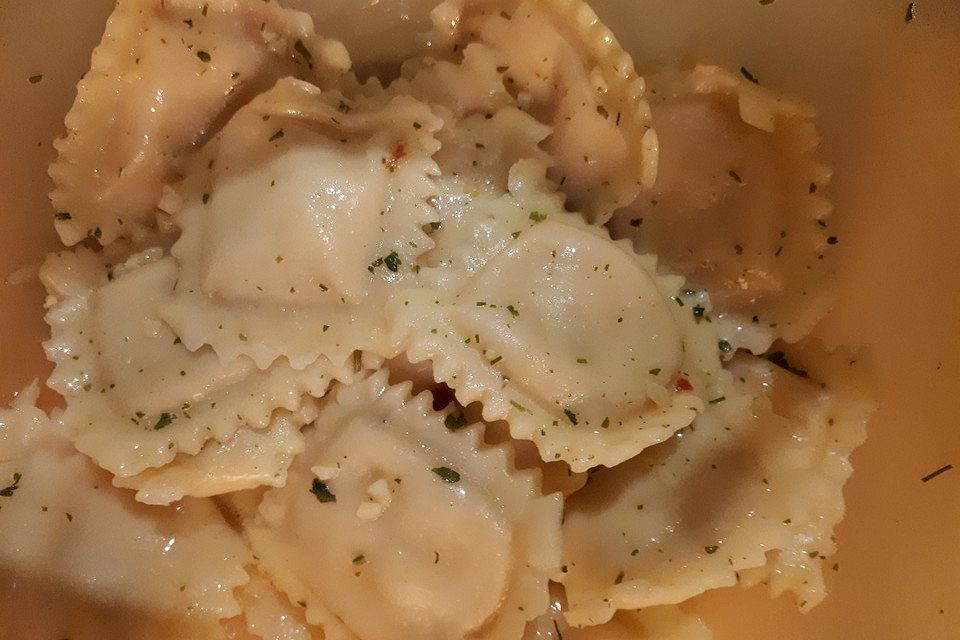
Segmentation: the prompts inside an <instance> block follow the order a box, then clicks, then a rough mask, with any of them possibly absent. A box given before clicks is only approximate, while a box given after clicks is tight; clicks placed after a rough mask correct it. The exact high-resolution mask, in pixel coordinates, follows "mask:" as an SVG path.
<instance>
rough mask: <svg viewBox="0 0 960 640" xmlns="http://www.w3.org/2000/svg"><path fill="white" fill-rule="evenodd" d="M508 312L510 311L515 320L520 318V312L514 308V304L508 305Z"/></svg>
mask: <svg viewBox="0 0 960 640" xmlns="http://www.w3.org/2000/svg"><path fill="white" fill-rule="evenodd" d="M507 311H509V312H510V315H512V316H513V317H514V318H516V317H518V316H519V315H520V312H519V311H517V308H516V307H514V306H513V305H512V304H508V305H507Z"/></svg>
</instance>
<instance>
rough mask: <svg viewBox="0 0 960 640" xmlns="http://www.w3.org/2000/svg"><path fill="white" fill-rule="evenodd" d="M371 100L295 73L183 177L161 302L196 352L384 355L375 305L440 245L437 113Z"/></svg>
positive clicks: (302, 363)
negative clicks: (434, 241) (432, 235)
mask: <svg viewBox="0 0 960 640" xmlns="http://www.w3.org/2000/svg"><path fill="white" fill-rule="evenodd" d="M368 102H370V103H373V104H370V105H369V106H365V105H364V102H362V101H357V102H355V103H352V105H353V106H351V103H348V102H347V101H346V100H345V99H344V98H343V97H342V96H341V95H340V94H339V93H335V94H333V95H331V96H328V95H327V94H324V93H323V92H322V91H320V90H319V89H317V88H316V87H313V86H312V85H309V84H306V83H303V82H297V81H294V80H289V79H288V80H284V81H282V82H280V83H279V84H278V85H277V86H276V87H274V88H273V89H272V90H271V91H268V92H266V93H264V94H262V95H261V96H259V97H258V98H257V99H256V100H254V101H253V102H251V103H250V104H249V105H248V106H246V107H245V108H244V109H243V110H242V111H241V112H240V113H238V114H237V116H236V117H234V119H233V120H232V121H231V122H230V123H229V124H228V125H227V127H226V128H225V129H224V131H223V132H222V133H221V134H220V135H219V136H218V137H217V139H216V140H215V141H214V142H213V143H212V144H211V148H210V149H209V150H208V153H207V154H204V156H203V158H202V159H201V162H200V163H199V165H200V166H199V171H198V172H197V173H195V174H194V177H193V180H191V181H188V182H187V183H185V184H184V185H182V187H181V190H182V191H183V197H184V198H185V203H184V205H183V207H182V208H180V209H179V210H178V211H176V212H174V218H175V221H176V223H177V224H178V226H180V227H181V228H182V229H183V235H182V236H181V238H180V240H179V241H178V242H177V243H176V244H175V245H174V246H173V248H172V250H171V252H172V254H173V256H174V257H176V258H177V260H178V262H179V264H180V274H179V278H178V282H177V284H176V286H175V288H174V294H173V296H172V297H171V300H170V301H169V302H168V303H167V304H166V305H165V306H164V309H163V318H164V320H165V321H166V322H168V323H169V324H170V325H171V326H172V327H173V328H174V329H175V330H177V331H178V333H179V334H180V335H182V336H183V340H184V342H185V344H187V346H189V347H190V348H191V349H197V348H199V347H200V346H201V345H210V346H212V348H213V349H214V350H215V351H216V352H217V354H218V355H219V356H220V357H221V358H222V359H223V360H225V361H232V360H234V359H235V358H237V357H238V356H241V355H243V356H248V357H250V358H253V360H254V361H256V363H257V365H258V366H259V367H260V368H264V369H265V368H267V367H269V366H270V364H271V363H272V362H274V361H275V360H276V359H277V358H280V357H281V356H282V357H284V358H286V359H287V360H288V361H289V362H290V364H291V365H292V366H293V367H294V368H296V369H302V368H304V367H306V366H308V365H311V364H313V363H314V362H316V361H317V359H318V358H321V357H322V358H323V359H325V360H329V361H330V362H331V364H333V365H343V364H344V363H345V362H346V361H347V360H348V359H349V358H350V357H352V354H353V353H354V351H356V350H371V351H373V352H374V353H379V354H382V355H385V354H383V350H384V346H383V343H382V340H383V334H384V328H383V321H382V319H380V318H378V317H377V313H376V311H375V309H376V308H377V307H382V306H383V305H384V304H385V300H386V298H387V297H389V295H390V292H391V290H392V289H396V288H397V287H399V286H401V285H402V283H403V282H404V281H408V280H410V278H411V276H412V271H411V266H412V263H413V262H415V260H416V258H417V256H418V255H420V254H421V253H423V252H424V251H426V250H427V249H428V248H429V243H430V240H429V238H428V237H427V236H426V234H425V233H424V231H423V229H422V227H423V226H425V225H427V224H428V223H429V222H430V221H432V220H434V219H435V218H436V215H435V213H433V210H432V207H431V206H430V205H429V204H428V203H427V199H428V198H430V197H431V196H433V195H434V194H435V191H434V186H433V184H432V182H431V179H430V176H431V175H432V174H434V173H435V172H436V171H437V170H436V166H435V164H434V163H433V161H432V160H431V159H430V156H431V155H432V154H433V153H434V152H435V151H436V149H437V146H438V145H437V143H436V141H435V140H433V138H432V135H431V133H432V132H433V131H435V130H436V129H437V128H438V127H439V122H438V121H437V119H436V117H435V116H434V115H433V114H432V112H431V111H430V110H429V108H428V107H427V106H426V105H424V104H422V103H420V102H418V101H416V100H414V99H411V98H409V97H398V98H394V99H392V100H389V102H384V103H381V101H379V100H376V99H371V100H369V101H368ZM278 216H282V217H281V218H278ZM265 229H274V231H273V232H271V233H265Z"/></svg>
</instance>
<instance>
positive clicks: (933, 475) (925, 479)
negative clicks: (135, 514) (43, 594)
mask: <svg viewBox="0 0 960 640" xmlns="http://www.w3.org/2000/svg"><path fill="white" fill-rule="evenodd" d="M951 469H953V465H952V464H945V465H943V466H942V467H940V468H939V469H937V470H936V471H931V472H930V473H928V474H927V475H925V476H923V477H922V478H920V481H921V482H930V481H931V480H933V479H934V478H936V477H937V476H938V475H940V474H941V473H946V472H947V471H950V470H951ZM0 495H3V494H2V493H0Z"/></svg>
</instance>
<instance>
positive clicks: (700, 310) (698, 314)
mask: <svg viewBox="0 0 960 640" xmlns="http://www.w3.org/2000/svg"><path fill="white" fill-rule="evenodd" d="M706 311H707V310H706V309H705V308H704V307H702V306H701V305H699V304H698V305H697V306H695V307H694V308H693V317H694V319H695V320H696V321H697V324H699V323H700V321H701V320H703V319H704V318H705V316H704V315H703V314H704V313H706Z"/></svg>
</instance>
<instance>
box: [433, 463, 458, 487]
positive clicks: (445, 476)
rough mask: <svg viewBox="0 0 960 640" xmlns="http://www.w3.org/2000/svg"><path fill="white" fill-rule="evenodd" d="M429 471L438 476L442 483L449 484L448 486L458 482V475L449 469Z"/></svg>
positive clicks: (436, 468) (439, 468)
mask: <svg viewBox="0 0 960 640" xmlns="http://www.w3.org/2000/svg"><path fill="white" fill-rule="evenodd" d="M431 471H433V472H434V473H435V474H437V475H438V476H440V479H441V480H443V481H444V482H449V483H450V484H454V483H457V482H460V474H459V473H457V472H456V471H454V470H453V469H451V468H450V467H434V468H433V469H431Z"/></svg>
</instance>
